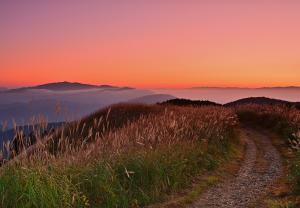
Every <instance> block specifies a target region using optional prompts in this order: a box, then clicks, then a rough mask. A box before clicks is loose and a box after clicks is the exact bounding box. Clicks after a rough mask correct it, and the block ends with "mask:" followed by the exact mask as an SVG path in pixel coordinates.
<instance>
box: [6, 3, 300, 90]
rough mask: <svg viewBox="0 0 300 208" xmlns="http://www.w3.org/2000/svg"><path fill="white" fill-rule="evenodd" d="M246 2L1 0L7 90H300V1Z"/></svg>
mask: <svg viewBox="0 0 300 208" xmlns="http://www.w3.org/2000/svg"><path fill="white" fill-rule="evenodd" d="M25 2H26V3H25ZM225 2H226V3H225ZM238 2H241V1H238V0H229V1H223V0H173V1H171V0H122V1H121V0H106V1H104V0H103V1H101V0H98V1H96V0H95V1H92V0H90V1H89V0H82V1H79V0H59V1H58V0H49V1H46V0H28V1H24V0H19V1H17V0H0V73H1V74H0V86H7V87H16V86H26V85H34V84H41V83H46V82H55V81H65V80H66V81H77V82H84V83H91V84H113V85H119V86H125V85H126V86H132V87H140V88H160V87H170V88H180V87H193V86H233V87H235V86H237V87H260V86H291V85H294V86H300V1H292V0H285V1H283V0H282V1H280V0H278V1H274V0H269V1H263V0H249V1H248V3H246V2H247V1H242V2H243V3H238ZM250 2H251V3H250ZM274 2H276V3H274ZM297 2H299V3H297Z"/></svg>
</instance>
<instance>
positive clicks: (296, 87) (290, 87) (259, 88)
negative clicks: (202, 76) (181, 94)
mask: <svg viewBox="0 0 300 208" xmlns="http://www.w3.org/2000/svg"><path fill="white" fill-rule="evenodd" d="M187 89H195V90H199V89H212V90H218V89H220V90H224V89H226V90H272V89H274V90H292V89H294V90H300V87H298V86H286V87H258V88H247V87H191V88H187Z"/></svg>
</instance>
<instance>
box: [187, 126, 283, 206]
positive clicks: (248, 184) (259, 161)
mask: <svg viewBox="0 0 300 208" xmlns="http://www.w3.org/2000/svg"><path fill="white" fill-rule="evenodd" d="M243 138H244V139H245V142H246V145H247V149H246V155H245V160H244V162H243V164H242V167H241V169H240V171H239V172H238V174H237V177H236V178H234V179H232V180H230V181H228V182H226V183H223V184H219V185H217V186H215V187H213V188H212V189H210V190H208V191H207V192H206V193H204V194H203V195H201V198H200V199H199V200H198V201H196V202H195V203H194V204H192V205H189V206H188V207H189V208H202V207H203V208H227V207H228V208H245V207H248V206H250V205H251V204H252V203H254V202H255V201H256V200H258V199H259V198H260V197H261V196H262V195H263V194H264V193H266V192H267V190H268V188H269V187H270V186H271V185H272V183H273V181H274V180H276V179H277V178H278V177H279V176H280V175H281V173H282V164H281V158H280V155H279V153H278V152H277V150H276V149H275V148H274V147H273V145H272V144H271V141H270V138H269V137H268V135H266V134H264V133H262V132H259V131H256V130H253V129H248V128H246V129H244V130H243Z"/></svg>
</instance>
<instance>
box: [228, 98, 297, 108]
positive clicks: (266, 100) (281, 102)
mask: <svg viewBox="0 0 300 208" xmlns="http://www.w3.org/2000/svg"><path fill="white" fill-rule="evenodd" d="M245 104H259V105H286V106H288V107H297V108H299V109H300V103H299V102H289V101H285V100H279V99H273V98H267V97H249V98H243V99H240V100H236V101H233V102H230V103H227V104H225V106H228V107H234V106H238V105H245Z"/></svg>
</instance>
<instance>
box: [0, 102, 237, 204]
mask: <svg viewBox="0 0 300 208" xmlns="http://www.w3.org/2000/svg"><path fill="white" fill-rule="evenodd" d="M235 125H236V118H235V117H234V114H233V112H232V111H231V110H227V109H224V108H216V107H211V108H198V107H197V108H193V107H178V106H172V107H170V106H169V107H168V108H165V107H164V106H161V105H137V104H136V105H132V104H122V105H114V106H110V107H109V108H106V109H104V110H101V111H98V112H95V113H94V114H92V115H90V116H88V117H86V118H83V119H82V120H80V121H78V122H72V123H70V124H68V125H65V126H64V127H62V128H60V129H58V130H57V131H56V132H55V133H54V134H52V135H51V137H49V136H46V138H43V137H42V138H41V139H42V141H45V142H44V144H43V145H41V144H39V143H38V144H37V145H36V146H34V147H35V148H29V149H28V150H27V151H26V152H25V153H26V154H25V153H23V154H20V155H18V156H17V158H16V160H13V161H11V163H10V165H8V166H6V165H5V166H4V167H2V169H1V177H0V186H1V189H0V198H1V199H2V200H1V201H0V205H1V206H2V205H5V207H20V206H21V205H22V204H28V205H29V207H46V208H48V207H49V208H50V207H68V205H70V204H71V205H72V207H107V208H109V207H124V208H125V207H128V208H129V207H145V206H147V205H149V204H152V203H155V202H158V201H160V200H162V199H163V198H164V197H166V196H167V193H174V192H176V191H178V190H181V189H182V188H183V187H186V186H187V185H190V184H192V183H194V181H195V179H196V178H197V177H198V176H199V173H201V174H203V173H206V172H208V171H212V170H215V169H216V168H217V166H218V165H217V164H222V163H225V160H224V158H228V159H229V158H231V154H233V153H234V151H233V149H231V148H230V147H233V146H235V145H236V140H235V137H233V130H234V127H235ZM38 139H40V138H37V140H38ZM207 142H208V143H211V144H213V145H209V146H205V145H204V144H205V143H207ZM20 144H21V143H20ZM178 158H184V162H183V161H182V160H181V159H178ZM10 167H12V168H10ZM70 179H71V180H70ZM17 184H27V185H24V186H23V185H17ZM32 190H33V192H32ZM29 192H30V193H32V194H29V195H25V196H24V195H23V194H24V193H29ZM40 193H42V194H40ZM23 196H24V197H23ZM83 196H84V197H83ZM62 198H63V199H64V200H61V199H62ZM16 199H18V200H16ZM31 204H34V205H35V206H31ZM82 205H84V206H82ZM2 207H3V206H2Z"/></svg>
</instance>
